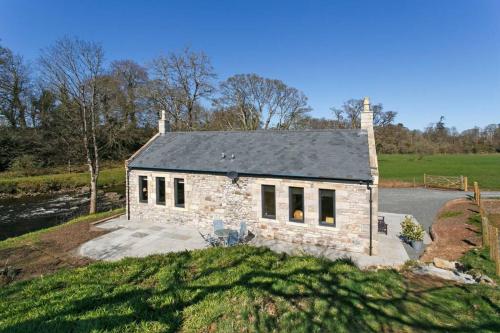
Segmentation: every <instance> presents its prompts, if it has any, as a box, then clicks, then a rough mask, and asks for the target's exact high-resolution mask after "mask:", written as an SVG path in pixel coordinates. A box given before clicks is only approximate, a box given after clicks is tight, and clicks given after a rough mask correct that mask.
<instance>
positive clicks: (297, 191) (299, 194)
mask: <svg viewBox="0 0 500 333" xmlns="http://www.w3.org/2000/svg"><path fill="white" fill-rule="evenodd" d="M289 198H290V199H289V200H290V220H291V221H294V222H304V189H303V188H301V187H290V196H289Z"/></svg>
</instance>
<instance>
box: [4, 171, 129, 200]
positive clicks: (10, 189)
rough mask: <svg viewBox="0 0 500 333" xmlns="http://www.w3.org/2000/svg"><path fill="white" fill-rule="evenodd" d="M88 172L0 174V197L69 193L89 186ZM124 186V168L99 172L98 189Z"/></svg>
mask: <svg viewBox="0 0 500 333" xmlns="http://www.w3.org/2000/svg"><path fill="white" fill-rule="evenodd" d="M89 182H90V177H89V173H88V172H78V173H56V174H46V175H39V176H21V177H16V176H13V175H11V173H0V196H1V195H4V196H10V195H13V196H16V195H18V196H19V195H25V194H45V193H50V192H56V191H61V190H62V191H64V190H66V191H71V190H76V189H79V188H82V187H84V186H89ZM123 184H125V168H124V167H123V166H122V167H113V168H109V169H104V170H102V171H101V172H100V175H99V179H98V187H107V186H114V185H123Z"/></svg>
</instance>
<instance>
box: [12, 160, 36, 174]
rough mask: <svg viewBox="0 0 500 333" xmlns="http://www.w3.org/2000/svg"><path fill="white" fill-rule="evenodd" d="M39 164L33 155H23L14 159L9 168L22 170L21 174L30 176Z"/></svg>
mask: <svg viewBox="0 0 500 333" xmlns="http://www.w3.org/2000/svg"><path fill="white" fill-rule="evenodd" d="M38 166H39V165H38V162H37V161H36V160H35V157H34V156H33V155H21V156H18V157H16V158H15V159H14V160H13V161H12V164H11V165H10V168H9V170H10V171H16V172H20V173H21V174H23V175H25V176H28V175H31V173H32V172H33V170H34V169H36V168H37V167H38Z"/></svg>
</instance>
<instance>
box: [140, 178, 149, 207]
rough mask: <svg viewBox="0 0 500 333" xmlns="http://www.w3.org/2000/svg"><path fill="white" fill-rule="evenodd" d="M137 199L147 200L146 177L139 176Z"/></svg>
mask: <svg viewBox="0 0 500 333" xmlns="http://www.w3.org/2000/svg"><path fill="white" fill-rule="evenodd" d="M139 200H140V201H142V202H148V177H146V176H139Z"/></svg>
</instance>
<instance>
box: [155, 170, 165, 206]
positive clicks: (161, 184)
mask: <svg viewBox="0 0 500 333" xmlns="http://www.w3.org/2000/svg"><path fill="white" fill-rule="evenodd" d="M156 204H157V205H164V204H165V178H164V177H156Z"/></svg>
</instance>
